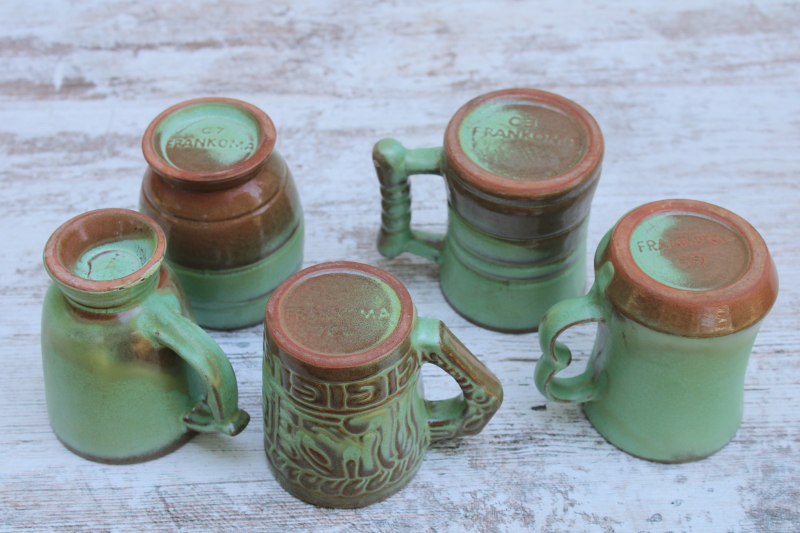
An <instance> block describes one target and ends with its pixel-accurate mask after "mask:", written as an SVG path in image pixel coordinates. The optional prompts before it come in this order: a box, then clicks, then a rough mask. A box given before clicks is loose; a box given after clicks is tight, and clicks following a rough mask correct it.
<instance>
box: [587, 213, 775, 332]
mask: <svg viewBox="0 0 800 533" xmlns="http://www.w3.org/2000/svg"><path fill="white" fill-rule="evenodd" d="M662 213H663V214H669V213H675V214H697V215H699V216H703V217H707V218H709V219H711V220H714V221H716V222H719V223H721V224H722V225H724V226H726V227H728V228H729V229H731V230H733V231H734V232H736V233H738V234H739V235H740V236H741V238H742V239H744V241H745V244H746V246H747V248H748V250H749V252H750V261H749V263H748V265H747V267H746V268H745V271H744V272H743V273H742V275H741V276H739V278H737V279H736V280H735V281H734V282H732V283H730V284H729V285H726V286H724V287H720V288H717V289H709V290H704V291H693V290H686V289H679V288H676V287H671V286H669V285H665V284H663V283H661V282H659V281H656V280H655V279H653V278H651V277H650V276H649V275H647V274H646V273H645V272H644V271H643V270H642V269H641V267H639V265H638V264H637V263H636V260H635V259H634V257H633V253H632V252H631V247H630V239H631V236H632V234H633V232H634V230H635V229H636V228H637V227H638V226H639V225H640V224H641V223H642V222H644V221H645V220H646V219H647V218H650V217H652V216H654V215H657V214H662ZM604 256H605V257H604V258H603V260H601V262H600V264H601V265H602V263H604V262H605V261H606V260H610V261H611V263H612V264H613V265H614V277H613V279H612V280H611V282H610V283H609V285H608V287H607V288H606V295H607V296H608V297H609V300H611V302H612V303H613V304H614V307H615V308H616V309H618V310H619V311H620V312H621V313H622V314H624V315H625V316H627V317H628V318H630V319H632V320H634V321H636V322H639V323H641V324H644V325H646V326H647V327H649V328H652V329H655V330H658V331H662V332H665V333H672V334H676V335H681V336H684V337H718V336H721V335H728V334H730V333H735V332H736V331H740V330H743V329H745V328H747V327H749V326H751V325H753V324H755V323H757V322H758V321H760V320H761V319H762V318H763V317H764V316H765V315H766V314H767V312H769V310H770V309H771V308H772V305H773V304H774V303H775V300H776V298H777V295H778V274H777V271H776V270H775V265H774V263H773V262H772V258H771V257H770V254H769V250H768V249H767V245H766V243H765V242H764V239H763V238H762V237H761V235H760V234H759V233H758V232H757V231H756V230H755V228H753V226H751V225H750V224H749V223H748V222H747V221H746V220H744V219H743V218H741V217H740V216H738V215H736V214H734V213H732V212H730V211H728V210H727V209H724V208H722V207H718V206H716V205H713V204H709V203H706V202H701V201H698V200H683V199H675V200H661V201H657V202H652V203H649V204H645V205H642V206H640V207H637V208H636V209H633V210H632V211H630V212H628V213H627V214H626V215H625V216H623V217H622V219H621V220H620V221H619V222H618V223H617V225H616V227H615V228H614V230H613V232H612V235H611V239H610V241H609V245H608V248H607V250H606V252H605V254H604ZM628 302H636V306H637V308H638V311H637V313H636V314H634V313H633V312H631V310H630V309H628V308H627V305H626V304H627V303H628ZM718 309H727V310H728V315H727V316H729V317H730V321H729V322H727V323H726V324H727V325H722V326H720V325H719V324H718V323H716V322H715V326H716V327H710V326H707V325H706V324H708V323H709V321H708V320H703V319H704V318H706V319H707V317H709V316H712V315H715V314H716V310H718ZM642 310H644V312H642ZM687 325H691V326H692V328H691V329H690V330H687Z"/></svg>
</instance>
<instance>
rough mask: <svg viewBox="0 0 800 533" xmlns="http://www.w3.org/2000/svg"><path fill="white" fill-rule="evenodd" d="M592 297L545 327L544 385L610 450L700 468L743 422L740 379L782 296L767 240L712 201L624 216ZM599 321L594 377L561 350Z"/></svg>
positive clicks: (658, 206)
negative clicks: (576, 407)
mask: <svg viewBox="0 0 800 533" xmlns="http://www.w3.org/2000/svg"><path fill="white" fill-rule="evenodd" d="M595 272H596V279H595V283H594V285H593V286H592V288H591V290H590V291H589V293H588V294H587V295H586V296H583V297H581V298H575V299H572V300H566V301H564V302H561V303H559V304H558V305H556V306H555V307H553V308H552V309H550V310H549V311H548V312H547V314H546V315H545V316H544V318H543V319H542V323H541V325H540V327H539V343H540V346H541V349H542V352H543V355H542V356H541V358H540V359H539V361H538V363H537V364H536V372H535V381H536V386H537V387H538V388H539V390H540V391H541V393H542V394H544V395H545V396H546V397H547V398H549V399H551V400H556V401H561V402H581V403H583V408H584V411H585V412H586V416H587V417H588V418H589V420H590V421H591V423H592V424H593V425H594V427H595V428H596V429H597V431H599V432H600V434H602V435H603V436H604V437H605V438H606V439H607V440H608V441H609V442H611V443H612V444H614V445H615V446H617V447H618V448H620V449H622V450H623V451H625V452H628V453H630V454H632V455H635V456H637V457H641V458H644V459H649V460H652V461H659V462H665V463H681V462H686V461H694V460H697V459H702V458H703V457H706V456H708V455H711V454H712V453H714V452H715V451H717V450H719V449H720V448H722V447H723V446H725V444H726V443H727V442H728V441H730V439H731V438H732V437H733V435H734V434H735V433H736V430H737V429H738V427H739V424H740V422H741V420H742V411H743V406H744V399H743V395H744V376H745V369H746V367H747V361H748V359H749V357H750V351H751V349H752V346H753V343H754V342H755V338H756V334H757V333H758V329H759V327H760V326H761V323H762V320H763V318H764V317H765V316H766V314H767V312H768V311H769V310H770V308H771V307H772V305H773V303H774V302H775V299H776V297H777V294H778V275H777V272H776V270H775V266H774V264H773V262H772V259H771V257H770V255H769V251H768V250H767V246H766V244H765V243H764V240H763V239H762V238H761V236H760V235H759V234H758V232H757V231H756V230H755V229H753V227H752V226H751V225H750V224H748V223H747V222H746V221H744V220H743V219H742V218H741V217H738V216H737V215H735V214H733V213H731V212H730V211H727V210H725V209H723V208H721V207H717V206H714V205H711V204H707V203H704V202H698V201H693V200H664V201H660V202H653V203H650V204H646V205H643V206H641V207H638V208H636V209H634V210H633V211H631V212H629V213H628V214H626V215H625V216H624V217H622V219H621V220H620V221H619V222H618V223H617V225H616V226H615V227H614V228H613V229H612V230H611V231H609V232H608V234H606V236H605V237H604V238H603V240H602V241H601V243H600V245H599V247H598V249H597V254H596V256H595ZM584 322H598V332H597V339H596V341H595V345H594V349H593V351H592V354H591V357H590V359H589V362H588V364H587V367H586V370H585V371H584V372H583V373H582V374H580V375H578V376H575V377H572V378H560V377H556V374H557V373H558V372H559V371H561V370H562V369H564V368H565V367H566V366H568V365H569V364H570V361H571V354H570V351H569V349H568V348H567V347H566V346H565V345H563V344H562V343H560V342H557V341H556V339H557V338H558V336H559V335H560V334H561V333H562V332H563V331H564V330H566V329H567V328H570V327H572V326H574V325H575V324H580V323H584Z"/></svg>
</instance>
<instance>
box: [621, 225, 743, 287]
mask: <svg viewBox="0 0 800 533" xmlns="http://www.w3.org/2000/svg"><path fill="white" fill-rule="evenodd" d="M630 251H631V254H632V255H633V258H634V260H635V261H636V263H637V265H638V266H639V267H640V268H641V269H642V270H643V271H644V272H645V273H646V274H647V275H648V276H650V277H651V278H653V279H654V280H656V281H658V282H660V283H664V284H666V285H669V286H672V287H675V288H679V289H688V290H712V289H718V288H721V287H724V286H727V285H729V284H731V283H733V282H735V281H736V280H737V279H739V277H740V276H741V275H742V274H743V273H744V272H745V270H746V269H747V265H748V264H749V260H750V253H749V250H748V248H747V244H746V243H745V242H744V240H742V239H741V238H740V237H739V236H737V233H736V232H735V231H734V230H731V228H729V227H727V226H726V225H725V224H723V223H720V222H718V221H716V220H713V219H710V218H707V217H704V216H699V215H695V214H689V213H668V214H657V215H654V216H652V217H649V218H647V219H645V220H644V221H642V222H641V223H640V224H639V225H638V226H637V227H636V228H635V229H634V231H633V233H632V235H631V240H630Z"/></svg>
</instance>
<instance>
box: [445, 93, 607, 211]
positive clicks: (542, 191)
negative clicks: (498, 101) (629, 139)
mask: <svg viewBox="0 0 800 533" xmlns="http://www.w3.org/2000/svg"><path fill="white" fill-rule="evenodd" d="M506 97H518V98H520V99H524V100H526V101H528V102H532V103H539V104H542V105H543V106H544V107H549V108H552V109H556V110H558V111H561V112H563V113H564V114H566V115H567V116H569V117H570V118H571V119H573V120H574V121H575V124H576V125H577V126H578V127H579V129H580V130H581V133H582V135H583V138H584V139H585V140H586V143H587V146H586V151H585V153H584V155H583V157H582V158H581V159H580V161H578V163H577V164H576V165H575V166H573V167H572V168H571V169H569V170H568V171H566V172H564V173H562V174H559V175H557V176H552V177H550V178H545V179H540V180H514V179H510V178H506V177H504V176H498V175H497V174H494V173H492V172H489V171H488V170H486V169H484V168H482V167H480V166H478V165H477V164H476V163H475V162H473V161H472V159H471V158H470V157H469V156H468V155H467V154H466V153H465V152H464V150H463V149H462V148H461V144H460V143H459V141H458V131H459V129H460V128H461V124H462V123H463V121H464V119H465V118H466V117H467V116H468V115H469V114H470V112H472V111H473V110H474V109H475V108H477V107H478V106H480V105H482V104H484V103H485V102H487V101H488V100H492V99H495V98H506ZM603 149H604V145H603V134H602V132H601V131H600V126H599V125H598V124H597V121H595V119H594V117H592V115H590V114H589V112H588V111H586V110H585V109H584V108H583V107H581V106H579V105H578V104H576V103H575V102H573V101H572V100H569V99H568V98H564V97H563V96H559V95H557V94H553V93H549V92H546V91H541V90H539V89H525V88H518V89H504V90H501V91H494V92H490V93H487V94H484V95H482V96H479V97H477V98H474V99H473V100H470V101H469V102H467V103H466V104H464V105H463V106H462V107H461V109H459V110H458V111H457V112H456V114H455V115H454V116H453V118H452V119H451V120H450V123H449V124H448V125H447V130H446V131H445V135H444V151H445V154H446V156H447V159H448V161H449V164H450V166H451V167H452V168H453V170H454V171H455V172H456V174H458V176H459V177H461V178H462V179H463V180H464V182H466V183H467V184H468V185H471V186H472V187H474V188H476V189H478V190H480V191H483V192H485V193H487V194H490V195H492V196H500V197H504V198H518V197H525V198H528V197H542V196H552V195H559V194H563V193H565V192H567V191H570V190H572V189H575V188H576V187H579V186H580V185H581V184H582V183H585V182H586V181H589V180H591V179H592V178H593V177H594V176H596V174H597V170H598V169H599V167H600V164H601V162H602V160H603Z"/></svg>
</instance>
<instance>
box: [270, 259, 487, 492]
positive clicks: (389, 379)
mask: <svg viewBox="0 0 800 533" xmlns="http://www.w3.org/2000/svg"><path fill="white" fill-rule="evenodd" d="M423 363H433V364H434V365H437V366H439V367H441V368H443V369H444V370H445V371H446V372H447V373H448V374H450V375H451V376H453V378H455V380H456V381H457V382H458V384H459V385H460V386H461V390H462V391H463V394H462V395H460V396H458V397H456V398H451V399H449V400H441V401H427V400H425V398H424V396H423V391H422V381H421V377H420V366H421V365H422V364H423ZM263 373H264V447H265V450H266V453H267V459H268V462H269V465H270V468H271V470H272V472H273V474H274V475H275V478H276V479H277V480H278V482H279V483H280V484H281V485H282V486H283V487H284V488H285V489H286V490H287V491H289V492H290V493H291V494H293V495H294V496H296V497H298V498H300V499H302V500H305V501H307V502H310V503H313V504H316V505H321V506H324V507H361V506H364V505H369V504H371V503H374V502H377V501H380V500H383V499H385V498H388V497H389V496H391V495H392V494H394V493H395V492H397V491H398V490H400V489H401V488H402V487H403V486H404V485H405V484H406V483H408V481H409V480H410V479H411V478H412V477H413V476H414V473H415V472H416V471H417V469H418V468H419V466H420V463H421V462H422V457H423V455H424V454H425V450H426V449H427V448H428V445H429V444H430V443H431V442H432V441H435V440H439V439H444V438H449V437H458V436H462V435H475V434H477V433H479V432H480V431H481V430H482V429H483V427H484V426H485V425H486V423H487V422H489V419H491V418H492V416H493V415H494V413H495V412H496V411H497V409H498V408H499V407H500V403H501V402H502V398H503V390H502V388H501V386H500V383H499V382H498V380H497V378H496V377H495V376H494V374H492V372H491V371H489V369H487V368H486V367H485V366H484V365H483V364H482V363H481V362H480V361H478V360H477V359H476V358H475V356H474V355H472V354H471V353H470V351H469V350H467V348H465V347H464V345H462V344H461V343H460V342H459V341H458V339H456V338H455V337H454V336H453V334H452V333H450V330H449V329H447V327H446V326H445V325H444V324H443V323H442V322H440V321H439V320H433V319H430V318H419V317H417V314H416V310H415V308H414V304H412V303H411V297H410V296H409V294H408V291H407V290H406V289H405V287H404V286H403V285H402V284H401V283H400V282H399V281H398V280H397V278H395V277H394V276H392V275H391V274H389V273H387V272H384V271H383V270H380V269H378V268H375V267H371V266H368V265H363V264H359V263H350V262H336V263H325V264H321V265H317V266H314V267H311V268H307V269H305V270H303V271H301V272H298V273H297V274H295V275H294V276H292V277H291V278H289V279H288V280H287V281H286V282H284V283H283V284H282V285H281V286H280V287H279V288H278V289H277V290H276V291H275V293H274V294H273V295H272V298H271V299H270V301H269V304H268V305H267V312H266V327H265V329H264V367H263Z"/></svg>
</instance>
